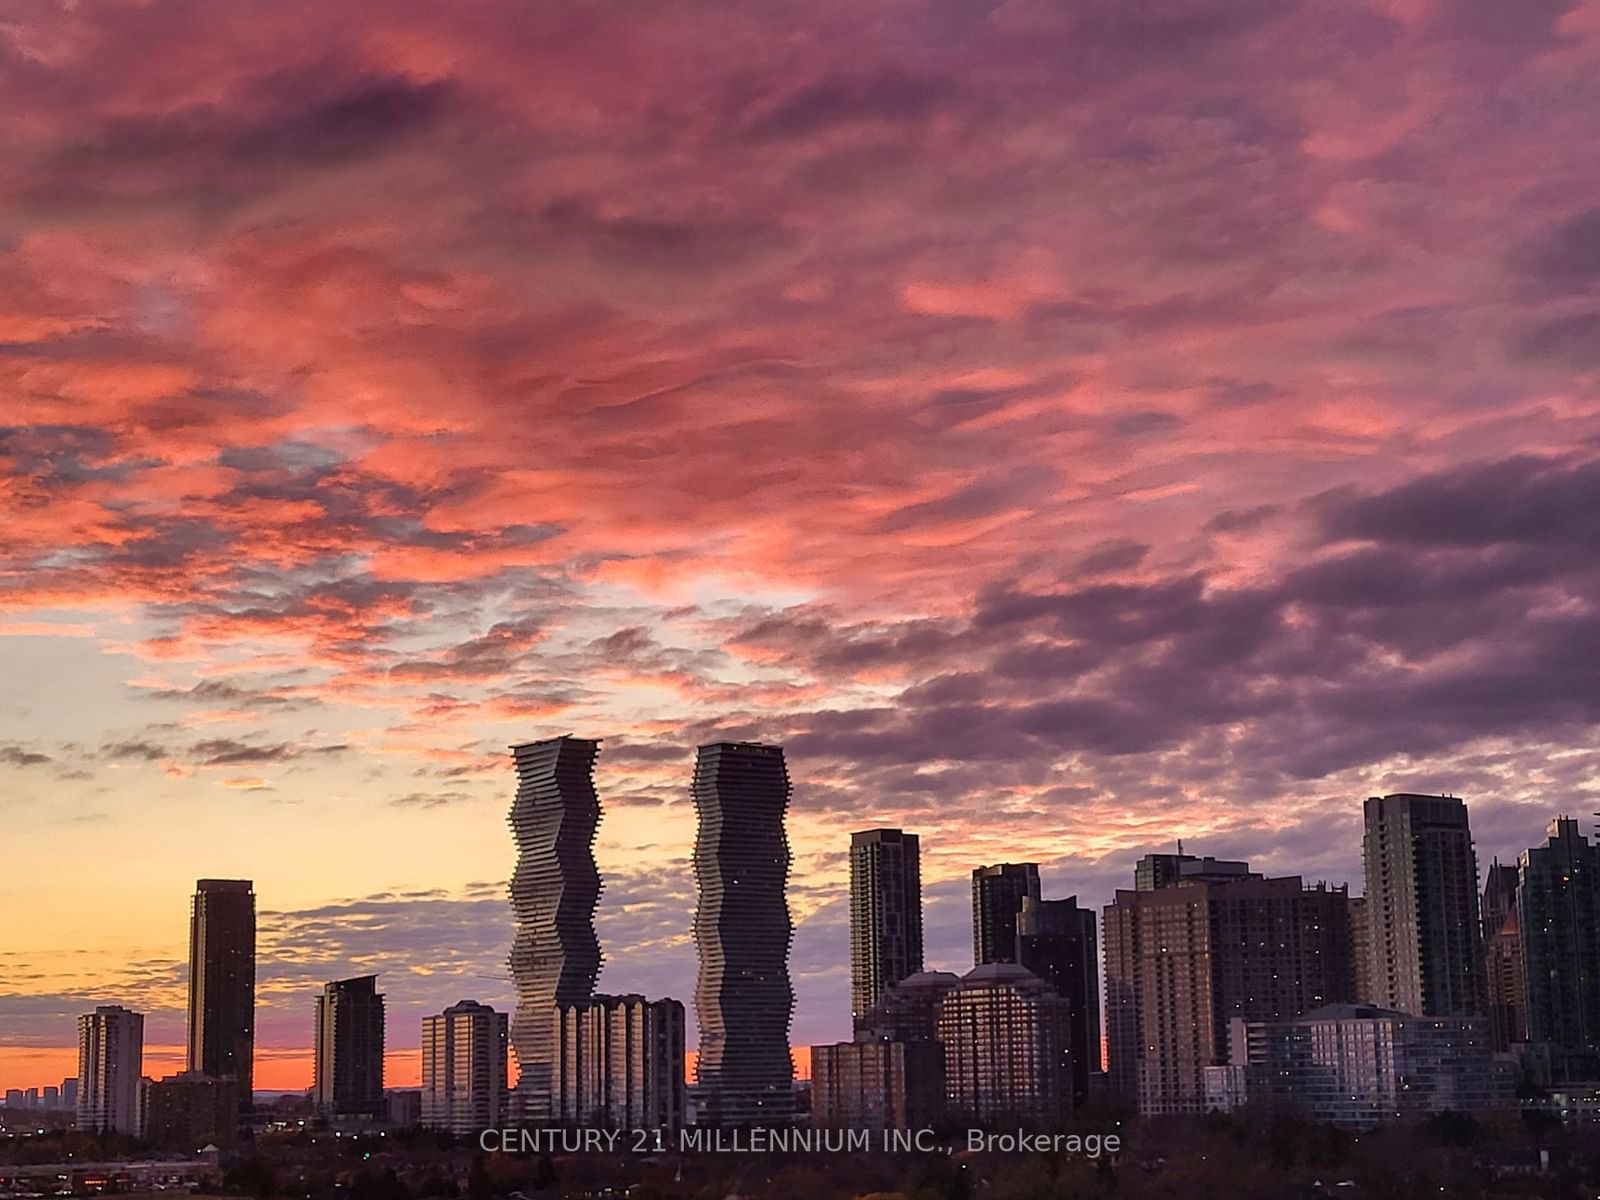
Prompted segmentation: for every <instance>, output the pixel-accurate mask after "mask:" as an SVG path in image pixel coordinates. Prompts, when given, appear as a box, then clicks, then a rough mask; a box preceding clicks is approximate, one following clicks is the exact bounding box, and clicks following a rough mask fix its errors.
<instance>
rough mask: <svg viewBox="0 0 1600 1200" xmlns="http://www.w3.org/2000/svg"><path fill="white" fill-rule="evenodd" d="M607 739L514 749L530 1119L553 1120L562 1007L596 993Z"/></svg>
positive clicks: (515, 885)
mask: <svg viewBox="0 0 1600 1200" xmlns="http://www.w3.org/2000/svg"><path fill="white" fill-rule="evenodd" d="M599 751H600V743H599V742H598V741H590V740H586V739H584V738H575V737H558V738H549V739H546V740H545V741H542V742H527V743H524V744H523V745H520V746H513V747H512V748H511V753H512V756H513V759H514V760H515V763H516V768H517V796H516V799H515V800H514V801H513V802H512V805H511V815H510V818H509V821H510V824H511V830H512V833H513V834H514V835H515V837H516V841H517V867H516V870H515V871H514V872H513V873H512V876H511V907H512V909H513V910H514V911H515V913H516V918H517V933H516V940H515V941H514V942H513V943H512V945H511V958H510V966H511V976H512V980H513V981H514V982H515V984H516V987H517V1011H516V1015H515V1017H513V1019H512V1022H511V1044H512V1046H513V1047H514V1048H515V1050H516V1054H517V1064H518V1068H519V1070H520V1072H521V1077H520V1079H519V1080H518V1083H517V1091H518V1093H519V1094H520V1096H521V1100H522V1111H523V1115H524V1116H525V1117H526V1118H527V1119H529V1120H535V1121H542V1120H548V1119H550V1116H551V1113H552V1105H553V1100H552V1088H553V1081H554V1070H555V1061H556V1041H555V1025H554V1022H555V1018H556V1008H557V1007H558V1006H559V1005H564V1004H576V1003H578V1002H579V1001H582V1000H587V999H588V998H589V997H590V996H592V995H594V984H595V979H596V977H597V976H598V975H599V974H600V962H601V957H600V939H599V938H597V937H596V936H595V932H594V910H595V905H596V904H597V903H598V902H599V900H600V872H599V870H598V868H596V866H595V862H594V834H595V828H596V826H598V825H599V823H600V798H599V796H598V795H597V794H596V792H595V788H594V760H595V756H596V755H597V754H598V753H599Z"/></svg>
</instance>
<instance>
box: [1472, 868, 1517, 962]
mask: <svg viewBox="0 0 1600 1200" xmlns="http://www.w3.org/2000/svg"><path fill="white" fill-rule="evenodd" d="M1518 886H1519V873H1518V870H1517V866H1516V864H1515V863H1509V864H1508V863H1502V862H1501V861H1500V860H1499V859H1495V860H1494V861H1493V862H1491V863H1490V864H1489V874H1488V877H1487V878H1486V879H1485V880H1484V883H1483V905H1482V907H1481V908H1480V910H1479V916H1480V917H1481V918H1482V921H1483V940H1484V941H1486V942H1487V941H1488V940H1489V939H1490V938H1492V937H1493V936H1494V935H1495V934H1497V933H1499V932H1500V929H1501V927H1502V926H1504V925H1505V923H1506V914H1507V913H1509V912H1510V911H1511V910H1512V909H1513V908H1515V907H1516V904H1517V887H1518Z"/></svg>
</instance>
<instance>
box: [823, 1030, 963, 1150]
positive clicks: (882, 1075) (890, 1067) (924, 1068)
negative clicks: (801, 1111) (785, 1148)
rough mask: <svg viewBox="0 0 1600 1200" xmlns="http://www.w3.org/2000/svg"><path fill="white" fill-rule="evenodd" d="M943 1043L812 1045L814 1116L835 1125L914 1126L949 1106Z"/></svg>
mask: <svg viewBox="0 0 1600 1200" xmlns="http://www.w3.org/2000/svg"><path fill="white" fill-rule="evenodd" d="M944 1100H945V1075H944V1047H943V1046H941V1045H940V1044H939V1043H938V1042H935V1041H922V1042H838V1043H835V1044H833V1045H829V1046H813V1047H811V1122H812V1124H813V1125H817V1126H821V1127H824V1128H832V1129H911V1128H919V1127H922V1126H926V1125H931V1124H932V1123H933V1122H935V1121H937V1120H938V1119H939V1117H940V1116H941V1115H942V1114H943V1112H944Z"/></svg>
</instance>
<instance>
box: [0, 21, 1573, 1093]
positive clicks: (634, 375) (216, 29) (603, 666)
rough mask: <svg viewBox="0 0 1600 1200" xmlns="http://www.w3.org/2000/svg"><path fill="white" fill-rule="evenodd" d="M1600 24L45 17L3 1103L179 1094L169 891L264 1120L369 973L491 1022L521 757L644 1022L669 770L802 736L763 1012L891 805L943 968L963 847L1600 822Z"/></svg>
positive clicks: (675, 957)
mask: <svg viewBox="0 0 1600 1200" xmlns="http://www.w3.org/2000/svg"><path fill="white" fill-rule="evenodd" d="M1597 3H1600V0H1527V2H1526V3H1523V4H1518V5H1509V4H1507V3H1493V2H1490V0H1351V2H1350V3H1348V4H1341V5H1335V6H1329V5H1326V4H1318V3H1315V2H1314V0H1284V2H1283V3H1274V4H1266V3H1261V2H1259V0H1174V2H1172V3H1166V2H1151V3H1146V2H1143V0H1130V2H1129V3H1114V2H1111V0H1097V2H1093V3H1084V4H1066V5H1063V4H1050V3H1046V2H1042V0H973V2H971V3H965V2H963V3H954V2H951V0H883V2H876V3H866V2H865V0H823V2H822V3H820V4H815V5H807V6H793V5H791V6H773V5H760V4H756V5H721V6H717V5H706V4H702V3H689V2H680V0H663V2H662V3H660V4H655V5H643V6H632V8H633V9H635V10H637V11H625V9H626V8H627V6H618V5H615V4H608V3H580V4H575V5H549V6H534V7H532V8H530V6H528V5H526V4H519V3H513V2H512V0H482V2H481V3H474V4H471V5H439V4H420V3H416V2H415V0H396V2H394V3H386V4H378V3H374V2H373V0H349V2H348V3H342V4H338V5H328V4H317V3H311V2H310V0H282V2H281V3H278V4H275V5H273V6H272V8H271V12H270V16H269V14H268V13H267V11H266V10H265V9H262V8H259V7H257V6H250V5H227V4H211V5H194V4H183V3H178V2H175V0H155V2H154V3H148V4H146V3H122V2H121V0H93V2H90V3H82V4H57V3H51V2H48V0H42V2H39V3H27V4H24V5H23V6H22V8H21V10H20V11H19V12H18V13H17V15H16V16H15V18H8V19H7V20H6V21H4V22H0V63H3V64H4V66H5V68H6V69H4V70H0V114H4V116H3V117H0V250H3V253H0V397H3V401H0V406H3V408H4V412H3V414H0V664H3V666H0V829H3V837H4V841H5V845H6V848H7V850H8V851H9V853H8V854H7V855H6V856H5V859H4V862H3V864H0V1086H6V1087H9V1086H12V1085H15V1086H20V1087H31V1086H40V1085H46V1084H55V1083H56V1082H57V1081H59V1080H60V1079H62V1078H65V1077H67V1076H70V1075H72V1074H74V1072H75V1071H76V1063H75V1057H76V1048H75V1045H74V1038H73V1030H74V1029H75V1022H76V1021H77V1019H78V1017H79V1016H81V1015H82V1014H84V1013H87V1012H91V1011H93V1009H94V1008H96V1007H98V1006H99V1005H101V1004H112V1003H121V1004H125V1005H127V1006H129V1007H131V1008H133V1009H135V1010H137V1011H139V1012H142V1013H144V1014H146V1016H147V1018H148V1019H147V1022H146V1025H145V1028H144V1035H145V1047H144V1051H145V1058H144V1061H145V1063H146V1071H147V1073H148V1074H151V1075H152V1076H153V1077H156V1078H161V1077H165V1076H167V1075H172V1074H175V1073H178V1072H180V1071H182V1069H183V1068H184V1066H185V1064H186V1061H187V1059H188V1052H187V1045H186V1042H187V1036H188V1034H187V1030H186V1022H187V1013H186V990H185V984H186V979H187V973H188V966H187V962H188V958H189V946H188V944H187V928H186V922H187V906H188V904H189V902H190V894H191V892H192V890H193V886H194V883H195V881H196V880H197V879H198V878H218V879H238V880H244V879H248V880H253V881H254V883H255V888H256V895H257V912H256V923H257V951H258V953H257V963H256V966H257V972H256V979H255V1020H254V1025H253V1028H252V1029H251V1037H252V1040H253V1043H254V1055H253V1056H254V1067H255V1079H254V1083H255V1085H256V1086H257V1087H258V1088H260V1089H261V1090H263V1091H269V1090H274V1089H279V1088H299V1087H303V1086H306V1085H307V1084H308V1083H309V1081H310V1075H311V1054H312V1041H311V1037H310V1030H309V1018H308V1015H307V1014H308V1012H309V1003H310V1001H309V997H310V996H312V995H313V994H314V993H315V992H316V991H317V990H318V989H319V988H320V987H322V986H323V984H325V983H326V982H327V981H328V980H330V979H336V978H358V977H361V976H363V975H366V974H371V973H373V972H380V973H381V975H382V982H383V986H384V990H385V995H386V1004H387V1005H388V1006H389V1007H388V1012H389V1017H390V1027H391V1030H392V1032H393V1033H394V1038H393V1039H392V1040H391V1041H390V1043H389V1051H390V1063H389V1067H390V1070H389V1075H390V1077H391V1078H393V1079H395V1080H402V1079H403V1080H410V1081H412V1082H415V1081H416V1080H417V1079H418V1078H419V1056H420V1049H419V1038H420V1018H421V1017H422V1016H423V1015H425V1014H428V1013H433V1012H438V1011H439V1010H440V1009H441V1008H442V1006H444V1005H446V1004H450V1003H454V1002H455V1001H457V1000H459V999H462V998H467V997H472V998H477V999H480V1000H482V1001H483V1002H486V1003H492V1004H493V1005H494V1006H495V1007H496V1008H497V1009H500V1010H502V1011H506V1012H512V1011H514V996H513V995H512V992H511V989H510V987H509V985H508V984H507V982H506V970H505V961H504V960H505V957H506V954H507V953H508V950H509V947H510V937H509V934H508V930H507V920H508V914H507V905H506V894H505V889H506V884H507V881H508V880H510V879H511V878H512V873H513V871H514V869H515V863H516V858H515V847H514V846H513V845H512V844H511V842H510V839H508V838H507V836H506V828H505V816H506V810H507V805H508V801H509V798H510V797H509V791H508V784H507V775H508V772H507V765H506V756H505V747H507V746H508V745H512V744H520V743H524V742H528V741H540V740H544V739H548V738H551V737H555V736H558V735H560V734H562V733H563V732H565V731H573V732H575V733H576V734H578V735H581V736H593V737H601V736H603V737H604V738H605V742H604V745H605V753H604V756H603V758H602V759H601V761H600V763H599V766H598V768H597V770H598V771H599V775H598V777H597V782H598V785H599V790H600V792H601V795H602V797H603V800H604V803H605V805H606V817H605V820H604V821H603V822H602V824H601V825H600V827H599V828H598V830H597V832H596V837H595V843H594V856H595V863H596V866H597V869H598V871H599V872H600V874H601V875H603V876H604V878H605V879H606V881H607V893H606V896H605V900H604V902H603V903H601V904H600V906H599V910H598V911H597V914H596V917H595V932H596V935H597V937H598V938H599V940H600V941H601V943H602V944H603V945H604V946H605V947H606V950H607V961H606V963H605V965H604V967H603V968H602V969H601V970H600V973H599V978H598V979H597V980H596V981H595V986H596V987H598V988H599V989H601V990H603V991H604V992H606V993H608V994H629V993H633V992H638V993H639V994H642V995H645V996H649V997H661V996H671V997H678V998H680V999H681V1000H683V1002H684V1003H685V1004H686V1005H688V1006H689V1007H690V1008H691V1013H690V1015H689V1018H688V1019H689V1020H690V1021H692V1020H693V1015H692V1003H691V1001H692V993H693V966H694V964H693V955H692V953H691V948H692V944H693V943H692V931H691V916H690V914H691V913H692V910H693V907H694V902H695V897H694V887H693V876H692V871H691V869H690V862H691V853H692V851H691V847H692V844H693V841H694V834H695V828H696V814H695V811H694V806H693V804H692V802H691V799H690V796H689V790H688V785H687V783H686V780H687V779H688V778H689V776H690V773H691V771H692V763H693V756H694V748H695V747H696V746H698V745H702V744H708V743H713V742H718V741H752V742H762V743H768V744H774V745H782V746H784V747H785V748H786V750H787V752H788V754H789V756H790V759H791V761H792V780H793V785H794V799H793V802H792V804H791V806H790V808H789V811H788V813H787V815H786V821H787V830H788V836H789V843H790V846H791V849H792V854H793V864H792V868H791V874H790V889H789V893H788V897H787V899H788V905H789V910H790V915H791V917H792V920H793V922H794V943H793V947H792V951H791V955H790V963H789V973H790V977H791V981H792V985H793V988H794V993H795V998H796V1004H795V1010H794V1022H793V1027H792V1030H791V1037H792V1040H793V1042H794V1043H795V1044H797V1045H807V1044H812V1043H815V1044H826V1043H828V1042H830V1041H834V1040H837V1039H839V1038H841V1037H844V1036H846V1035H847V1034H848V1029H849V1025H848V1021H849V1015H848V1014H849V1011H850V998H849V991H850V981H849V973H848V970H847V967H846V966H845V965H843V964H846V963H847V950H846V948H847V946H848V936H849V934H848V920H849V917H848V898H847V895H846V892H845V889H844V888H843V887H841V886H840V885H839V881H840V880H841V879H843V878H844V877H845V876H846V874H847V869H846V863H847V856H848V852H849V851H848V847H847V846H846V845H844V844H842V839H841V838H840V837H839V836H838V830H839V829H840V827H841V826H847V827H848V828H849V829H852V830H855V829H866V828H868V827H883V828H899V829H907V830H914V831H916V832H917V833H918V834H919V835H920V836H921V838H922V839H923V841H922V846H921V861H920V874H921V883H922V890H923V895H924V899H925V902H926V914H925V915H926V918H927V920H926V931H927V937H926V939H925V940H926V944H925V946H924V955H923V957H924V965H925V966H926V967H927V968H929V969H947V968H948V969H956V970H964V969H965V967H966V965H967V963H968V961H969V958H968V956H969V954H970V949H969V943H968V935H969V928H968V924H969V923H968V921H967V920H965V919H963V916H962V914H963V913H964V912H965V911H966V908H967V905H968V904H969V903H970V895H969V889H970V872H971V871H972V870H973V869H974V868H975V867H979V866H982V865H985V864H995V863H1005V862H1037V863H1039V865H1040V871H1041V877H1042V880H1041V882H1042V885H1043V886H1042V894H1044V895H1045V896H1049V897H1065V896H1073V895H1075V896H1077V897H1079V899H1080V901H1081V902H1082V903H1083V904H1085V905H1086V906H1089V907H1092V908H1094V909H1096V910H1099V909H1100V908H1101V907H1102V906H1103V905H1104V904H1105V903H1106V902H1107V901H1109V900H1110V898H1111V896H1112V894H1113V892H1114V891H1115V890H1116V889H1118V888H1125V887H1126V886H1127V879H1128V877H1129V870H1130V868H1131V864H1132V863H1133V862H1134V861H1135V860H1137V859H1139V858H1140V857H1142V856H1143V855H1146V854H1149V853H1152V852H1163V853H1166V852H1170V851H1172V850H1173V848H1174V845H1175V843H1176V842H1177V840H1178V839H1180V838H1181V839H1183V841H1184V844H1185V846H1186V847H1188V849H1189V850H1190V851H1191V852H1193V853H1197V854H1205V855H1212V856H1215V857H1216V858H1218V859H1221V860H1248V861H1249V862H1250V863H1251V864H1252V867H1253V868H1254V869H1255V870H1258V871H1261V872H1263V873H1264V874H1266V875H1267V876H1269V877H1283V876H1288V875H1299V876H1301V877H1302V878H1304V879H1306V880H1307V881H1315V880H1327V881H1328V882H1329V883H1330V884H1333V885H1344V884H1349V885H1354V886H1353V888H1352V890H1356V889H1359V888H1360V886H1361V879H1362V861H1361V850H1360V842H1361V833H1362V814H1361V811H1360V810H1361V802H1362V800H1363V798H1365V797H1369V796H1375V795H1388V794H1400V793H1405V792H1419V793H1420V792H1426V793H1446V794H1453V795H1457V796H1462V797H1466V798H1467V799H1468V801H1469V803H1470V804H1471V806H1472V810H1473V835H1474V839H1475V842H1476V853H1477V861H1478V866H1479V868H1480V870H1481V869H1482V868H1483V866H1484V864H1486V863H1488V862H1492V861H1494V860H1496V859H1497V860H1498V861H1499V862H1501V863H1512V862H1516V861H1517V860H1518V856H1520V855H1521V854H1523V853H1524V852H1525V851H1527V850H1529V849H1530V848H1532V847H1535V846H1537V845H1538V843H1539V841H1540V838H1539V831H1540V830H1541V829H1543V828H1544V827H1545V825H1546V824H1547V822H1548V821H1549V820H1550V819H1551V818H1552V817H1554V816H1557V815H1560V814H1562V813H1565V814H1567V815H1569V816H1571V817H1573V818H1574V819H1577V820H1579V821H1580V822H1581V823H1582V824H1583V826H1584V828H1585V829H1586V830H1587V829H1588V828H1590V827H1591V821H1592V818H1591V816H1590V814H1591V813H1593V812H1594V811H1595V810H1596V809H1600V788H1597V780H1600V749H1597V745H1600V743H1597V741H1596V738H1595V736H1594V735H1595V730H1596V728H1597V727H1600V692H1597V689H1596V688H1595V686H1594V680H1593V670H1592V663H1593V661H1594V658H1595V648H1596V646H1597V645H1600V561H1597V558H1596V554H1595V548H1596V545H1597V533H1600V528H1597V523H1596V515H1595V512H1596V506H1595V504H1594V499H1593V498H1594V497H1595V495H1597V494H1600V375H1597V373H1600V351H1597V349H1596V348H1597V346H1600V208H1597V207H1596V202H1595V200H1594V197H1595V196H1596V195H1597V194H1600V192H1597V185H1600V166H1597V165H1596V161H1595V159H1594V156H1592V155H1587V154H1583V153H1580V152H1577V148H1582V147H1585V146H1589V145H1592V144H1594V143H1595V142H1596V141H1600V112H1597V107H1596V106H1595V105H1594V103H1593V79H1594V77H1595V74H1596V68H1597V66H1600V15H1597V11H1596V9H1597ZM1513 8H1515V9H1516V10H1517V11H1516V14H1515V19H1514V20H1512V19H1508V18H1507V15H1506V14H1507V13H1509V12H1511V10H1512V9H1513ZM780 10H781V11H780ZM130 47H131V48H132V49H130ZM1501 949H1503V950H1506V951H1507V956H1508V955H1509V947H1508V946H1502V947H1499V948H1497V953H1498V951H1499V950H1501ZM1503 957H1505V956H1503ZM1506 961H1509V959H1508V958H1506ZM1496 963H1497V967H1498V966H1504V965H1505V962H1504V961H1502V958H1497V959H1496ZM398 964H404V966H403V969H401V967H400V966H399V965H398ZM1497 986H1498V985H1497ZM1584 1019H1585V1020H1587V1017H1585V1018H1584ZM1563 1020H1565V1017H1564V1016H1563ZM693 1041H694V1038H693V1032H692V1030H691V1045H692V1044H693Z"/></svg>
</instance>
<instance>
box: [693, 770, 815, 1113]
mask: <svg viewBox="0 0 1600 1200" xmlns="http://www.w3.org/2000/svg"><path fill="white" fill-rule="evenodd" d="M789 794H790V792H789V771H788V767H787V766H786V765H785V763H784V759H783V749H782V747H779V746H765V745H761V744H759V743H755V742H714V743H712V744H710V745H706V746H701V747H700V749H699V753H698V755H697V756H696V759H695V768H694V786H693V797H694V807H695V812H696V814H697V817H698V829H697V832H696V834H695V844H694V875H695V883H696V886H697V888H698V891H699V903H698V905H697V907H696V909H695V914H694V939H695V947H696V949H697V950H698V952H699V959H700V972H699V976H698V978H697V980H696V983H695V991H694V1004H695V1013H696V1015H697V1016H698V1017H699V1021H700V1053H699V1056H698V1057H697V1059H696V1061H695V1077H696V1082H697V1084H698V1089H697V1090H698V1092H699V1093H700V1094H701V1095H703V1096H704V1101H705V1102H704V1107H703V1109H702V1111H701V1113H700V1119H701V1121H702V1123H704V1124H713V1125H715V1124H720V1125H724V1126H742V1125H754V1126H772V1125H779V1124H784V1123H787V1122H788V1121H790V1120H791V1119H792V1117H793V1115H794V1066H793V1063H792V1062H791V1060H790V1058H789V1019H790V1017H791V1016H792V1015H793V1012H794V991H793V989H792V988H791V986H790V983H789V947H790V944H791V942H792V941H793V939H794V927H793V925H791V923H790V921H789V902H788V899H787V897H786V895H785V888H786V886H787V883H788V879H789V861H790V859H789V842H788V839H787V837H786V836H785V834H784V814H785V813H786V812H787V810H788V807H789Z"/></svg>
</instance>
